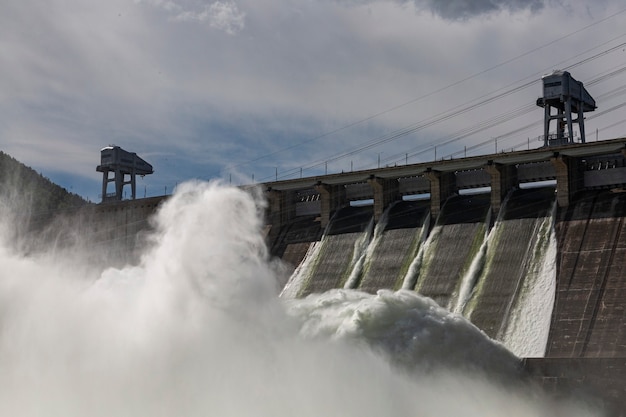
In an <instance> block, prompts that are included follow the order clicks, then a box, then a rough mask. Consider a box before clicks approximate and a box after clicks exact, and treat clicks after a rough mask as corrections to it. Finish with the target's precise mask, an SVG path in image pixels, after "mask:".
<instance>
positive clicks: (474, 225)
mask: <svg viewBox="0 0 626 417" xmlns="http://www.w3.org/2000/svg"><path fill="white" fill-rule="evenodd" d="M489 202H490V200H489V195H488V194H476V195H462V196H455V197H452V198H450V199H449V200H448V201H447V202H446V204H445V205H444V207H443V210H442V212H441V214H440V216H439V219H438V221H437V224H436V226H435V227H434V229H433V231H432V232H431V234H430V236H429V238H428V242H427V246H426V249H425V251H424V255H423V260H422V263H421V267H420V268H419V271H418V272H417V274H418V277H417V283H416V285H415V288H414V289H415V290H416V291H417V292H419V293H420V294H422V295H424V296H426V297H430V298H432V299H433V300H435V301H436V302H437V303H438V304H439V305H441V306H442V307H449V305H451V304H452V303H454V301H455V299H456V296H457V295H458V293H459V290H460V284H461V278H462V277H463V276H464V274H465V273H466V272H467V271H468V270H469V268H470V266H471V264H472V260H473V259H474V257H475V256H476V255H477V254H478V251H479V248H480V246H481V244H482V242H483V240H484V236H485V230H486V228H487V227H488V225H487V224H486V221H487V217H488V216H487V214H488V212H489Z"/></svg>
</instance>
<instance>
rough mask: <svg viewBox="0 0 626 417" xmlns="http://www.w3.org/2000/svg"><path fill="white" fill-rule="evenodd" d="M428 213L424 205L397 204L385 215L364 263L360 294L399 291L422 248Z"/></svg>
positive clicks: (412, 202) (359, 286)
mask: <svg viewBox="0 0 626 417" xmlns="http://www.w3.org/2000/svg"><path fill="white" fill-rule="evenodd" d="M428 210H429V205H428V202H427V201H400V202H397V203H396V204H394V205H393V206H392V207H391V208H390V209H389V210H388V212H387V213H385V215H386V216H387V218H386V222H385V224H384V230H383V231H382V232H381V234H380V236H377V237H375V239H376V241H375V242H373V244H374V245H375V248H373V250H372V252H371V255H370V256H369V257H368V258H367V259H366V260H365V266H364V270H363V272H362V278H361V279H360V283H359V285H358V286H357V288H358V289H359V290H361V291H365V292H369V293H376V291H378V290H379V289H383V288H384V289H394V290H397V289H400V288H401V287H402V282H403V280H404V277H405V275H406V273H407V271H408V269H409V266H410V264H411V262H412V261H413V259H414V258H415V256H416V255H417V252H418V250H419V248H420V245H421V244H422V237H423V232H424V229H428V223H429V220H428V219H427V215H428V212H429V211H428Z"/></svg>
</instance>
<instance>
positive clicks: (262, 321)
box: [0, 183, 594, 417]
mask: <svg viewBox="0 0 626 417" xmlns="http://www.w3.org/2000/svg"><path fill="white" fill-rule="evenodd" d="M258 211H259V210H258V209H257V202H256V201H255V199H254V198H253V197H252V196H251V195H249V194H247V193H245V192H243V191H241V190H238V189H235V188H229V187H223V186H220V185H219V184H206V183H188V184H183V185H181V186H179V187H178V188H177V191H176V193H175V194H174V195H173V196H172V197H171V198H170V199H169V200H168V201H167V202H166V203H165V204H164V205H163V206H162V207H161V209H160V210H159V212H158V213H157V215H156V217H155V219H154V222H153V223H154V229H155V231H154V233H153V234H152V236H151V240H150V241H151V245H150V246H149V247H148V248H147V249H146V250H145V252H144V254H143V256H142V258H141V262H140V263H139V264H137V265H135V266H127V267H124V268H119V269H115V268H109V269H105V270H101V271H99V272H98V273H94V272H91V273H86V272H85V271H89V270H91V269H90V268H83V267H82V265H81V263H80V259H76V258H75V257H74V258H73V257H71V256H68V257H67V258H63V259H61V258H53V257H50V256H45V255H37V256H35V255H31V256H24V255H19V254H17V253H16V252H15V251H13V250H12V248H11V247H10V245H8V244H6V243H5V244H3V245H2V246H1V247H0V259H1V262H2V265H3V268H2V270H1V271H0V369H1V370H2V371H1V372H0V387H1V389H0V415H3V416H13V417H31V416H38V417H41V416H44V417H46V416H64V417H85V416H90V417H98V416H106V417H110V416H116V417H126V416H128V417H130V416H157V417H159V416H181V415H182V416H192V417H193V416H207V415H212V416H237V417H242V416H278V417H280V416H294V415H304V416H306V415H311V416H323V415H341V416H355V417H356V416H359V417H367V416H380V415H393V416H397V417H402V416H412V417H414V416H423V417H427V416H469V417H478V416H480V417H492V416H493V417H495V416H502V415H504V414H506V415H507V416H511V417H528V416H537V417H544V416H545V417H548V416H550V417H552V416H554V415H568V416H574V417H579V416H580V417H582V416H592V415H594V414H593V413H592V412H591V411H589V410H587V409H586V408H584V407H581V406H580V405H577V404H573V405H568V404H565V403H555V402H553V401H551V400H548V399H546V398H544V397H542V396H538V395H537V393H535V392H533V391H529V390H526V389H525V388H523V386H520V385H519V384H515V383H513V382H512V381H514V380H515V378H517V376H516V375H515V376H514V374H515V369H516V366H517V359H516V358H515V357H514V356H513V355H512V354H511V353H509V352H508V351H507V350H506V349H504V348H503V347H502V346H501V345H500V344H498V343H495V342H493V341H491V340H489V339H487V338H485V337H484V335H483V334H482V333H481V332H480V331H479V330H478V329H476V328H475V327H474V326H472V325H471V324H470V323H469V322H467V321H466V320H464V319H463V318H462V317H460V316H458V315H454V314H451V313H448V312H446V311H445V310H443V309H441V308H439V307H438V306H437V305H436V304H434V303H433V302H432V301H430V300H428V299H425V298H422V297H420V296H419V295H417V294H415V293H413V292H409V291H399V292H382V293H380V294H378V295H368V294H364V293H360V292H356V291H349V290H334V291H330V292H327V293H325V294H320V295H312V296H310V297H307V298H305V299H303V300H283V299H280V298H279V297H278V296H277V295H276V294H277V288H276V279H275V270H274V269H273V264H272V263H271V262H269V259H268V253H267V250H266V247H265V244H264V240H263V237H262V233H261V229H262V220H261V217H260V216H259V213H258ZM494 374H497V375H498V376H497V377H496V378H497V379H496V380H497V381H498V382H497V383H492V382H490V381H491V379H490V375H494ZM507 378H513V379H511V380H509V381H510V383H503V381H506V380H507Z"/></svg>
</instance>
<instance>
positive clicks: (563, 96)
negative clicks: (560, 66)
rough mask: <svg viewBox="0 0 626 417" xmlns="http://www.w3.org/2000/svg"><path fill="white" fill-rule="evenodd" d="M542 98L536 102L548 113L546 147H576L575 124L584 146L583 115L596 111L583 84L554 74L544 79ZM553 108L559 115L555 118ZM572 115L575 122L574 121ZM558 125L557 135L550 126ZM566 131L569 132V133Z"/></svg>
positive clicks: (571, 78) (568, 74)
mask: <svg viewBox="0 0 626 417" xmlns="http://www.w3.org/2000/svg"><path fill="white" fill-rule="evenodd" d="M542 80H543V97H540V98H538V99H537V105H538V106H539V107H543V108H544V109H545V117H544V127H543V132H544V145H545V146H558V145H567V144H571V143H574V129H573V124H574V123H578V131H579V133H580V141H581V142H582V143H585V118H584V116H583V113H584V112H589V111H594V110H595V109H596V102H595V100H594V99H593V98H592V97H591V95H590V94H589V92H588V91H587V90H586V89H585V87H583V83H582V82H580V81H576V80H575V79H574V78H573V77H572V76H571V74H570V73H569V72H567V71H554V72H552V73H551V74H548V75H544V76H543V77H542ZM552 108H555V109H556V113H555V114H552ZM572 113H574V114H576V115H577V116H576V119H572ZM553 120H556V121H557V127H556V133H552V134H551V133H550V122H552V121H553ZM566 128H567V130H566Z"/></svg>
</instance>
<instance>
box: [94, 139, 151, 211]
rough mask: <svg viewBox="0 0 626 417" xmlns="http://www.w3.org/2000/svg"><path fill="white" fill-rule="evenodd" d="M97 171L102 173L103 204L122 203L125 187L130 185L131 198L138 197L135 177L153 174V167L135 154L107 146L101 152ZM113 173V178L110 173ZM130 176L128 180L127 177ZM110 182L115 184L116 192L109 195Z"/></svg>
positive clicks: (117, 147)
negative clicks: (107, 202)
mask: <svg viewBox="0 0 626 417" xmlns="http://www.w3.org/2000/svg"><path fill="white" fill-rule="evenodd" d="M96 171H98V172H102V174H103V176H102V202H105V201H121V200H122V193H123V190H124V186H125V185H127V184H130V187H131V198H132V199H133V200H134V199H135V197H136V183H135V177H136V176H137V175H141V176H144V175H148V174H152V173H153V172H154V170H153V169H152V165H150V164H149V163H147V162H146V161H144V160H143V159H141V158H140V157H138V156H137V154H136V153H134V152H127V151H125V150H124V149H122V148H120V147H119V146H107V147H105V148H102V149H101V150H100V165H98V166H97V167H96ZM111 172H112V173H113V176H112V177H111V176H110V175H109V173H111ZM127 175H128V179H127V177H126V176H127ZM110 182H114V183H115V192H114V193H107V187H108V185H109V183H110Z"/></svg>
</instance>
